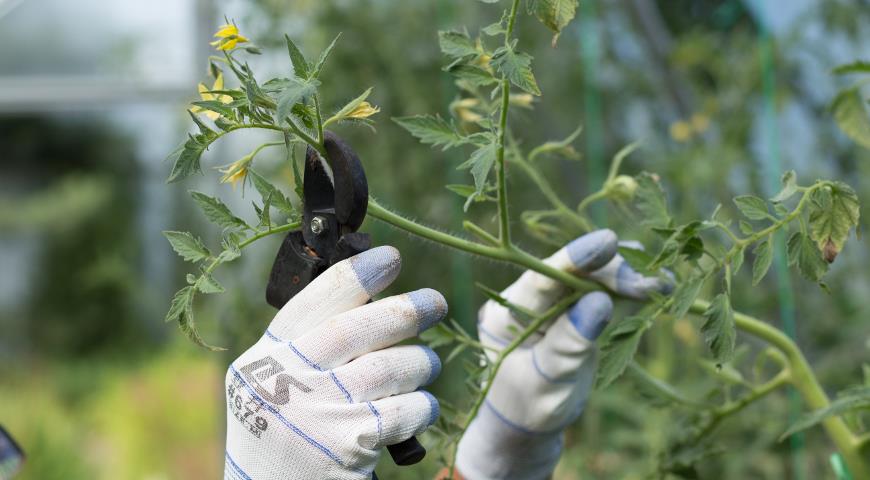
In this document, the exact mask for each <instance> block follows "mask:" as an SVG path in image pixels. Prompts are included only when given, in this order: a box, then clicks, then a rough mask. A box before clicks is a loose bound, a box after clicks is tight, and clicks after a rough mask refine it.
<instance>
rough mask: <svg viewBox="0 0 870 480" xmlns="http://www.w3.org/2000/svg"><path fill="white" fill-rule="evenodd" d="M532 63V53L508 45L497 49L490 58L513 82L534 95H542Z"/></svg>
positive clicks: (501, 72) (491, 63)
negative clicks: (516, 49)
mask: <svg viewBox="0 0 870 480" xmlns="http://www.w3.org/2000/svg"><path fill="white" fill-rule="evenodd" d="M531 64H532V56H531V55H529V54H527V53H522V52H516V51H515V50H514V49H513V48H507V47H501V48H499V49H498V50H496V51H495V53H493V55H492V59H491V60H490V65H492V66H493V68H495V69H496V71H498V72H499V73H500V74H502V75H503V76H504V77H505V78H507V79H508V80H510V82H511V83H512V84H514V85H516V86H517V87H519V88H520V89H522V90H524V91H526V92H528V93H531V94H532V95H540V94H541V89H540V88H538V82H537V81H536V80H535V75H534V73H532V68H531Z"/></svg>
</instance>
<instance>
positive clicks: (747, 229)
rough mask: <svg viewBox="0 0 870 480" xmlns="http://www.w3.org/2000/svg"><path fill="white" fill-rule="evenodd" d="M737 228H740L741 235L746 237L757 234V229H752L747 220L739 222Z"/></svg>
mask: <svg viewBox="0 0 870 480" xmlns="http://www.w3.org/2000/svg"><path fill="white" fill-rule="evenodd" d="M737 226H738V227H739V228H740V233H742V234H744V235H752V234H753V233H755V229H754V228H752V224H751V223H749V222H747V221H746V220H740V221H739V222H737Z"/></svg>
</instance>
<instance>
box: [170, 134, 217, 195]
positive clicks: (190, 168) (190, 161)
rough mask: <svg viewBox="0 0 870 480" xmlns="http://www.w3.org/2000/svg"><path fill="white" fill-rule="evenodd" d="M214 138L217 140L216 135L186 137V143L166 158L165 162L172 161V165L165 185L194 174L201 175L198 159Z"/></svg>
mask: <svg viewBox="0 0 870 480" xmlns="http://www.w3.org/2000/svg"><path fill="white" fill-rule="evenodd" d="M214 138H217V134H214V135H190V136H188V139H187V141H186V142H184V144H183V145H181V146H180V147H178V148H176V149H175V150H174V151H173V152H172V153H171V154H169V157H167V160H174V163H173V165H172V172H171V173H170V174H169V178H167V179H166V183H174V182H177V181H179V180H183V179H185V178H187V177H189V176H191V175H193V174H194V173H201V172H202V169H201V168H200V165H199V161H200V158H201V157H202V154H203V153H204V152H205V150H206V149H207V148H208V146H209V145H210V144H211V142H212V141H214Z"/></svg>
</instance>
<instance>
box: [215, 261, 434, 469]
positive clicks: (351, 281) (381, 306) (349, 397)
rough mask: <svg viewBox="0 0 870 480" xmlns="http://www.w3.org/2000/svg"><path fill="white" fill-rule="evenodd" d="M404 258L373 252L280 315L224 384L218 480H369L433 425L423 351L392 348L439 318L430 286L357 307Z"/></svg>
mask: <svg viewBox="0 0 870 480" xmlns="http://www.w3.org/2000/svg"><path fill="white" fill-rule="evenodd" d="M400 265H401V259H400V257H399V252H398V251H397V250H396V249H395V248H392V247H377V248H373V249H371V250H368V251H366V252H364V253H361V254H359V255H356V256H355V257H352V258H349V259H347V260H344V261H342V262H339V263H337V264H336V265H334V266H332V267H331V268H330V269H329V270H327V271H326V272H324V273H323V274H322V275H320V276H319V277H317V278H316V279H315V280H314V281H313V282H311V284H310V285H308V286H307V287H306V288H305V289H304V290H302V291H301V292H299V293H298V294H297V295H296V296H295V297H293V298H292V299H291V300H290V301H289V302H288V303H287V304H286V305H285V306H284V308H282V309H281V310H280V311H279V312H278V314H277V315H276V316H275V319H274V320H272V323H271V325H269V328H268V329H267V330H266V333H265V335H263V337H262V338H260V340H259V341H258V342H257V343H256V344H255V345H254V346H252V347H251V348H249V349H248V351H246V352H245V353H243V354H242V355H241V356H240V357H239V358H237V359H236V360H235V361H234V362H233V363H232V365H231V366H230V368H229V370H228V372H227V377H226V398H227V450H226V466H225V471H224V478H225V479H255V480H272V479H306V480H308V479H314V478H317V479H354V480H356V479H369V478H371V474H372V470H374V467H375V464H376V463H377V461H378V457H379V456H380V452H381V449H382V448H383V447H384V446H386V445H391V444H394V443H398V442H401V441H403V440H406V439H408V438H410V437H411V436H412V435H417V434H420V433H422V432H423V431H424V430H425V429H426V427H428V426H429V425H431V424H432V423H433V422H434V421H435V420H436V419H437V417H438V413H439V409H438V403H437V402H436V401H435V398H434V397H433V396H432V395H431V394H429V393H428V392H425V391H417V389H418V388H419V387H420V386H423V385H427V384H428V383H430V382H431V381H432V380H433V379H434V378H435V377H436V376H437V375H438V373H439V372H440V370H441V363H440V361H439V360H438V357H437V356H436V355H435V353H434V352H433V351H432V350H431V349H429V348H428V347H423V346H418V345H402V346H394V345H395V344H396V343H398V342H400V341H402V340H404V339H407V338H410V337H414V336H416V335H417V334H418V333H420V332H421V331H423V330H426V329H427V328H429V327H431V326H432V325H433V324H435V323H436V322H438V321H439V320H441V319H442V318H443V317H444V315H445V314H446V313H447V303H446V302H445V301H444V297H443V296H442V295H441V294H440V293H438V292H436V291H435V290H431V289H423V290H417V291H415V292H411V293H408V294H404V295H396V296H393V297H389V298H384V299H382V300H378V301H376V302H373V303H369V304H366V302H367V301H368V300H369V299H370V298H371V297H372V296H374V295H376V294H378V293H379V292H381V291H382V290H383V289H384V288H386V287H387V286H388V285H389V284H390V283H392V281H393V280H394V279H395V278H396V276H397V275H398V273H399V268H400Z"/></svg>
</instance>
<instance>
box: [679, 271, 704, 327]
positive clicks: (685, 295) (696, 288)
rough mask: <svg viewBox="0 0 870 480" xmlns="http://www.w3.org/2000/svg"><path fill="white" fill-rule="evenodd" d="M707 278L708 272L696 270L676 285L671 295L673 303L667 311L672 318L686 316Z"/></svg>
mask: <svg viewBox="0 0 870 480" xmlns="http://www.w3.org/2000/svg"><path fill="white" fill-rule="evenodd" d="M709 277H710V273H709V272H705V271H703V270H696V271H694V272H692V274H691V275H689V277H688V278H686V279H685V280H684V281H682V282H679V283H678V284H677V287H676V288H675V289H674V293H673V298H674V301H673V303H672V304H671V307H670V309H669V311H670V313H671V314H672V315H673V316H674V317H676V318H682V317H684V316H685V315H686V313H687V312H688V311H689V308H691V306H692V303H694V302H695V298H697V297H698V293H699V292H700V291H701V288H702V287H703V286H704V283H705V282H706V281H707V278H709Z"/></svg>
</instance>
